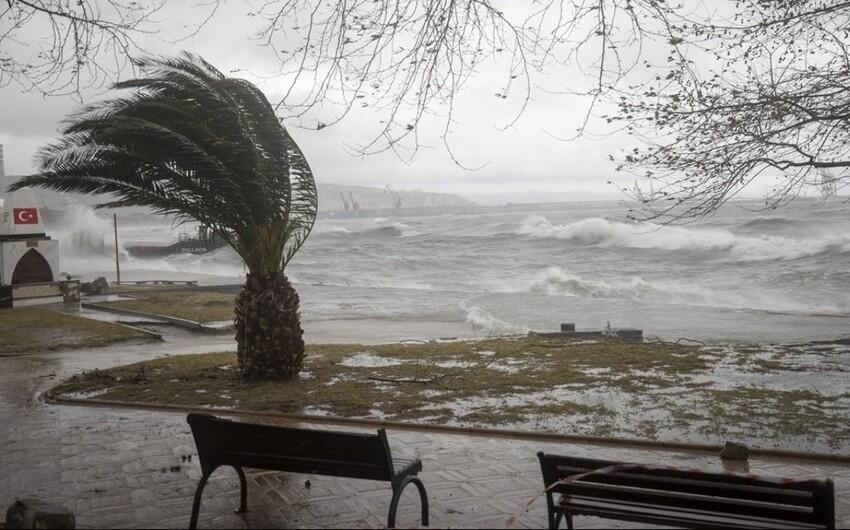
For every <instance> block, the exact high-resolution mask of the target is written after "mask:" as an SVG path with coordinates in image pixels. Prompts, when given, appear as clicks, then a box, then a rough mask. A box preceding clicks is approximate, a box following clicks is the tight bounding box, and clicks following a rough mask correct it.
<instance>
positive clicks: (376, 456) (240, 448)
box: [187, 414, 428, 528]
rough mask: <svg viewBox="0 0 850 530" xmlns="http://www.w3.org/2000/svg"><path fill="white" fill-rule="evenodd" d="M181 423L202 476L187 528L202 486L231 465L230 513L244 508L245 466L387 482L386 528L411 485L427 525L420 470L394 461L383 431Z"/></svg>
mask: <svg viewBox="0 0 850 530" xmlns="http://www.w3.org/2000/svg"><path fill="white" fill-rule="evenodd" d="M187 421H188V422H189V425H190V426H191V427H192V435H193V436H194V437H195V446H196V447H197V449H198V459H199V460H200V463H201V472H202V476H201V482H200V483H199V484H198V488H197V490H196V491H195V501H194V503H193V505H192V519H191V522H190V528H196V527H197V524H198V512H199V510H200V506H201V494H202V493H203V490H204V485H206V483H207V480H208V479H209V477H210V475H212V474H213V472H214V471H215V470H216V469H217V468H218V467H219V466H231V467H233V468H234V469H236V473H237V474H238V475H239V482H240V492H241V501H240V504H239V509H238V510H237V511H236V513H243V512H246V511H247V509H248V484H247V481H246V479H245V472H244V471H243V468H246V467H247V468H256V469H266V470H272V471H290V472H293V473H310V474H317V475H330V476H336V477H348V478H360V479H369V480H382V481H387V482H389V483H390V484H391V486H392V491H393V496H392V500H391V501H390V511H389V515H388V516H387V526H388V527H389V528H392V527H394V526H395V518H396V510H397V508H398V502H399V498H400V497H401V493H402V491H403V490H404V488H405V487H406V486H407V485H408V484H410V483H411V482H412V483H413V484H415V485H416V487H417V489H418V490H419V497H420V499H421V502H422V524H423V525H424V526H428V497H427V495H426V493H425V486H424V485H423V484H422V481H421V480H419V478H418V477H417V476H416V475H417V474H418V473H419V472H420V471H421V470H422V462H420V461H419V460H418V459H416V460H403V459H397V458H396V459H394V458H393V457H392V455H391V454H390V447H389V444H388V442H387V434H386V432H385V431H384V430H383V429H380V430H378V433H377V434H361V433H352V432H334V431H323V430H315V429H303V428H295V427H277V426H269V425H257V424H254V423H240V422H236V421H230V420H226V419H222V418H216V417H214V416H210V415H207V414H189V416H188V418H187Z"/></svg>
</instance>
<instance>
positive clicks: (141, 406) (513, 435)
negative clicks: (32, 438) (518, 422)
mask: <svg viewBox="0 0 850 530" xmlns="http://www.w3.org/2000/svg"><path fill="white" fill-rule="evenodd" d="M40 397H41V398H43V399H44V401H45V402H47V403H50V404H54V405H75V406H94V407H106V408H127V409H138V410H152V411H160V412H175V413H176V412H182V413H190V412H196V413H201V414H218V415H221V416H249V417H257V418H263V417H265V418H274V419H277V420H283V421H286V422H292V423H320V424H328V425H351V426H356V427H375V428H381V427H383V428H387V429H395V430H400V431H417V432H429V433H438V434H453V435H461V436H480V437H487V438H504V439H512V440H526V441H539V442H550V443H551V442H560V443H583V444H594V445H610V446H618V447H632V448H643V449H659V450H668V451H682V452H691V453H708V454H712V455H719V454H720V451H721V449H723V446H721V445H711V444H690V443H683V442H660V441H656V440H641V439H629V438H605V437H601V436H581V435H571V434H557V433H545V432H532V431H515V430H508V429H487V428H482V427H455V426H450V425H427V424H415V423H404V422H397V421H386V420H371V419H359V418H340V417H329V416H312V415H309V414H288V413H284V412H274V411H258V410H235V409H217V408H205V407H186V406H181V405H162V404H150V403H136V402H126V401H111V400H106V399H73V398H64V397H56V396H54V395H53V392H52V389H51V390H48V391H47V392H44V393H43V394H42V395H41V396H40ZM750 455H751V456H757V457H763V458H778V459H785V460H788V459H793V460H816V461H823V462H834V463H843V464H850V455H832V454H824V453H804V452H801V451H789V450H785V449H760V448H750Z"/></svg>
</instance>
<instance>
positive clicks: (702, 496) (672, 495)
mask: <svg viewBox="0 0 850 530" xmlns="http://www.w3.org/2000/svg"><path fill="white" fill-rule="evenodd" d="M538 457H539V459H540V465H541V470H542V472H543V479H544V484H545V485H546V486H547V505H548V506H549V510H550V514H551V513H553V511H558V512H561V513H564V514H579V513H583V514H588V515H598V516H602V517H608V518H613V519H626V520H634V521H643V522H650V523H656V524H667V525H678V526H689V527H700V526H706V523H708V524H709V525H716V526H718V527H728V526H737V527H743V528H760V527H764V526H770V527H786V528H834V525H835V512H834V502H835V501H834V486H833V484H832V481H830V480H815V479H811V480H802V481H798V482H796V481H790V480H786V479H782V478H779V477H767V476H761V477H760V476H756V475H735V474H729V473H712V472H705V471H701V470H694V469H684V468H675V469H674V468H672V467H660V466H645V465H639V464H632V463H627V462H616V461H610V460H597V459H590V458H578V457H567V456H559V455H546V454H544V453H542V452H541V453H538ZM562 479H565V481H564V482H563V483H560V482H559V481H561V480H562ZM558 493H560V494H562V495H564V497H562V499H561V501H560V504H558V503H556V502H555V501H554V500H553V495H554V494H558ZM591 512H592V513H591ZM551 517H553V516H552V515H550V525H554V519H552V518H551Z"/></svg>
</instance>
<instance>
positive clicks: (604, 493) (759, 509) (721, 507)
mask: <svg viewBox="0 0 850 530" xmlns="http://www.w3.org/2000/svg"><path fill="white" fill-rule="evenodd" d="M559 489H560V488H559ZM567 492H575V494H576V495H579V496H587V497H593V498H597V499H605V500H609V501H618V502H623V503H634V504H640V505H643V506H648V505H649V506H651V505H654V506H659V505H660V506H664V507H669V508H681V509H684V510H687V511H701V512H710V513H716V514H723V515H740V516H756V517H763V518H766V519H774V520H785V521H795V522H800V523H812V522H815V521H817V518H816V517H815V516H814V514H813V512H812V509H811V508H809V509H806V508H804V507H800V506H785V505H771V504H768V503H764V502H753V501H747V500H737V499H732V498H718V497H710V496H705V495H695V494H690V493H676V492H670V491H664V492H659V491H653V490H645V489H640V488H631V487H630V488H622V487H616V486H610V485H605V484H593V485H591V484H583V483H580V482H576V483H573V484H571V485H570V486H569V487H568V488H566V492H562V493H564V494H566V493H567Z"/></svg>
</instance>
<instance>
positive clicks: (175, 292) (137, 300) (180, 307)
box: [99, 286, 236, 324]
mask: <svg viewBox="0 0 850 530" xmlns="http://www.w3.org/2000/svg"><path fill="white" fill-rule="evenodd" d="M110 292H113V291H112V288H110ZM120 292H121V294H125V295H126V296H132V298H131V299H127V300H119V301H114V302H103V303H101V304H99V305H103V306H107V307H116V308H119V309H130V310H133V311H143V312H145V313H154V314H158V315H167V316H171V317H177V318H183V319H186V320H192V321H194V322H200V323H202V324H205V323H210V322H220V321H224V320H230V321H232V320H233V318H234V313H233V306H234V303H235V300H236V296H235V295H234V294H229V293H222V292H215V291H204V290H200V289H174V288H173V287H171V288H168V289H165V288H157V287H155V286H152V287H148V286H145V287H141V286H139V287H135V288H128V289H126V290H123V291H120Z"/></svg>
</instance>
